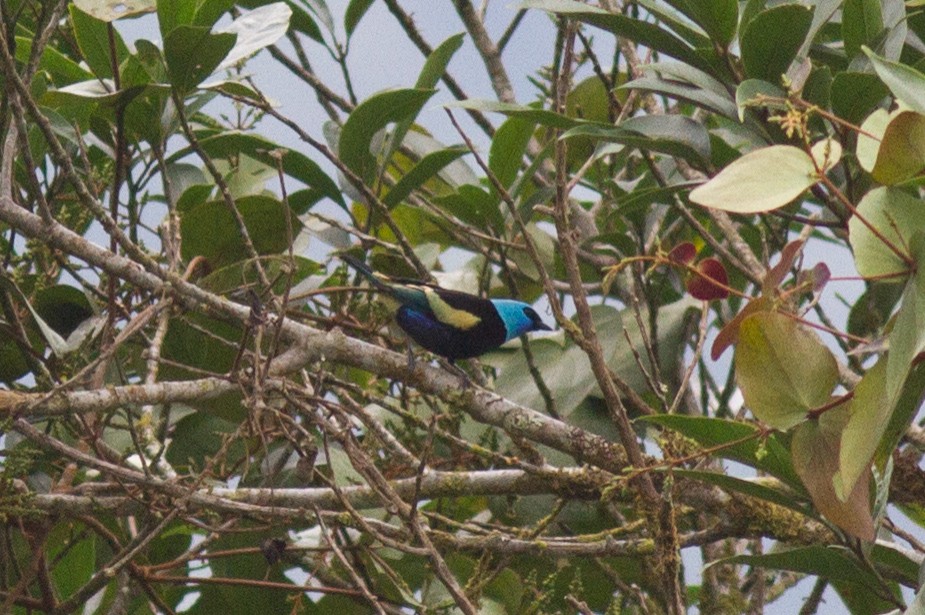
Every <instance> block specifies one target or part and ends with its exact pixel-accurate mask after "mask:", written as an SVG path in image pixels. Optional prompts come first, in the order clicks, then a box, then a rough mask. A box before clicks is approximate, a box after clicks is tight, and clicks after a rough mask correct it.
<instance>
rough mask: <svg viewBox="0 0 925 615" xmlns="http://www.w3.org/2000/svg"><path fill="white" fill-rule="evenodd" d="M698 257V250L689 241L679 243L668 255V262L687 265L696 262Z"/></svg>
mask: <svg viewBox="0 0 925 615" xmlns="http://www.w3.org/2000/svg"><path fill="white" fill-rule="evenodd" d="M696 256H697V248H696V247H694V244H692V243H691V242H689V241H685V242H683V243H679V244H678V245H676V246H675V247H673V248H672V249H671V252H669V253H668V260H670V261H671V262H673V263H677V264H679V265H687V264H689V263H692V262H694V258H696Z"/></svg>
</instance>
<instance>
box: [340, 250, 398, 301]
mask: <svg viewBox="0 0 925 615" xmlns="http://www.w3.org/2000/svg"><path fill="white" fill-rule="evenodd" d="M338 258H340V260H342V261H344V262H345V263H347V264H348V265H350V266H351V267H353V268H354V269H356V270H357V271H359V272H360V273H362V274H363V276H364V277H365V278H367V279H368V280H369V281H370V283H372V285H373V286H375V287H376V288H378V289H379V290H382V291H386V292H388V293H393V292H394V288H393V285H392V284H390V283H389V281H388V278H386V277H385V276H382V275H379V274H377V273H376V272H374V271H373V270H372V269H370V268H369V266H368V265H367V264H366V263H364V262H363V261H361V260H360V259H358V258H356V257H355V256H352V255H350V254H338Z"/></svg>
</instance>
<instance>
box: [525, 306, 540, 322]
mask: <svg viewBox="0 0 925 615" xmlns="http://www.w3.org/2000/svg"><path fill="white" fill-rule="evenodd" d="M524 315H525V316H526V317H527V318H529V319H530V320H539V318H540V315H539V314H537V313H536V310H534V309H533V308H524Z"/></svg>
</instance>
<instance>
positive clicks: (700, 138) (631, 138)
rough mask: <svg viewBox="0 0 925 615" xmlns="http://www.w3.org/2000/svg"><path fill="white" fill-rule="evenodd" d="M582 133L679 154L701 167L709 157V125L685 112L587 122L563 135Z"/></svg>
mask: <svg viewBox="0 0 925 615" xmlns="http://www.w3.org/2000/svg"><path fill="white" fill-rule="evenodd" d="M579 136H582V137H592V138H595V139H598V140H602V141H611V142H614V143H622V144H624V145H627V146H630V147H638V148H640V149H644V150H651V151H654V152H660V153H664V154H668V155H671V156H677V157H679V158H684V159H685V160H687V161H688V162H690V163H691V164H693V165H695V166H698V167H701V168H702V167H704V166H705V165H706V164H707V163H708V161H709V160H710V135H709V134H708V133H707V130H706V128H704V127H703V125H702V124H701V123H700V122H697V121H695V120H692V119H691V118H689V117H685V116H683V115H644V116H640V117H634V118H630V119H628V120H626V121H625V122H623V123H622V124H620V125H619V126H608V125H603V124H584V125H581V126H576V127H575V128H572V129H570V130H568V131H567V132H566V133H565V134H563V135H562V138H563V139H569V138H575V137H579Z"/></svg>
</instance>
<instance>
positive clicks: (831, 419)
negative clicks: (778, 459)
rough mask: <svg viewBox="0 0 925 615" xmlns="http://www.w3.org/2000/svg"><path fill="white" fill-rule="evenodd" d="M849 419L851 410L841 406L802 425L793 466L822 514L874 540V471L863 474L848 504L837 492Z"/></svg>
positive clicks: (795, 436) (794, 447) (795, 441)
mask: <svg viewBox="0 0 925 615" xmlns="http://www.w3.org/2000/svg"><path fill="white" fill-rule="evenodd" d="M847 420H848V416H847V408H846V407H845V406H841V407H838V408H835V409H832V410H829V411H827V412H826V413H825V414H823V415H822V416H821V417H820V418H819V419H818V420H816V419H813V420H809V421H805V422H803V423H801V424H800V425H799V426H798V427H797V429H796V431H795V432H794V434H793V443H792V444H791V451H792V452H793V467H794V469H795V470H796V471H797V474H799V475H800V479H801V480H802V481H803V484H804V485H805V486H806V490H807V491H808V492H809V495H810V497H811V498H812V500H813V504H815V506H816V508H817V509H818V510H819V512H821V513H822V514H823V515H825V517H826V518H827V519H828V520H829V521H831V522H832V523H834V524H835V525H837V526H838V527H839V528H841V529H842V530H844V531H845V532H848V533H849V534H851V535H853V536H856V537H857V538H860V539H862V540H868V541H873V540H874V537H875V535H876V529H875V528H874V520H873V517H872V516H871V510H870V496H869V489H870V476H871V475H870V469H869V468H868V469H867V471H866V472H864V473H862V475H861V476H860V477H859V478H858V480H857V482H856V483H855V484H854V488H853V489H852V490H851V492H850V493H849V494H848V495H847V497H846V499H845V500H844V501H843V500H842V499H840V498H839V497H838V495H837V494H836V491H835V486H834V480H835V474H836V472H838V467H839V447H840V445H841V434H842V429H843V428H844V425H845V422H846V421H847Z"/></svg>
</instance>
